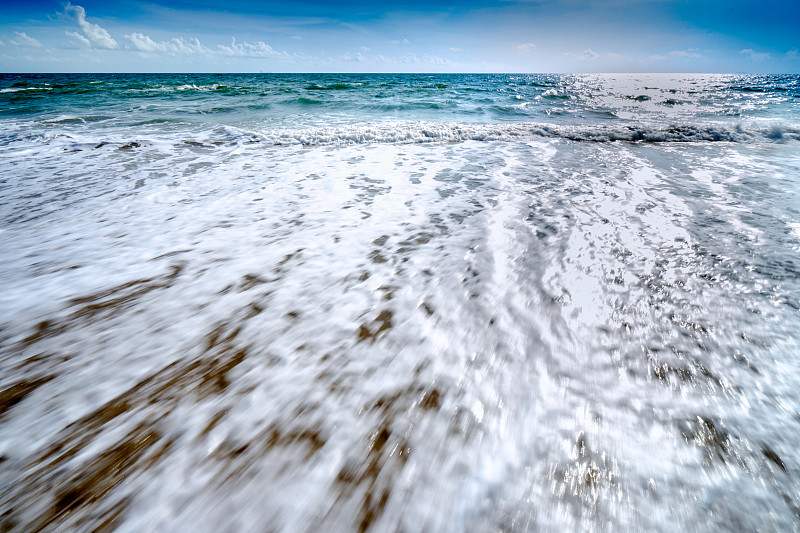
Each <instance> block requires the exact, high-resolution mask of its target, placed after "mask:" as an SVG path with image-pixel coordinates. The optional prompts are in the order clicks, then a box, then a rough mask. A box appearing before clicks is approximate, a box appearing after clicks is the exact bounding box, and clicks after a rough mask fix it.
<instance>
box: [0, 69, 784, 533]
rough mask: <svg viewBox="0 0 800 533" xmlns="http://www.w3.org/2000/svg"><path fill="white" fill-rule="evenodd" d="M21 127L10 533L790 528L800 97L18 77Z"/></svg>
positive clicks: (540, 83)
mask: <svg viewBox="0 0 800 533" xmlns="http://www.w3.org/2000/svg"><path fill="white" fill-rule="evenodd" d="M123 68H124V67H123ZM0 125H2V128H0V216H1V217H2V225H1V226H0V529H2V530H3V531H13V532H17V531H19V532H23V531H34V530H36V531H38V530H42V531H101V530H102V531H110V530H117V531H122V532H138V531H164V532H175V531H186V532H221V531H231V532H251V531H252V532H264V531H276V532H278V531H280V532H315V531H361V532H365V531H373V532H383V531H397V532H479V533H483V532H495V531H504V532H522V531H544V532H562V531H575V530H580V531H663V532H674V531H756V530H758V531H800V446H798V442H799V440H798V439H800V200H798V198H800V76H797V75H791V76H777V75H776V76H753V75H694V74H642V75H639V74H620V75H613V74H603V75H600V74H597V75H594V74H592V75H590V74H586V75H522V74H520V75H390V74H347V75H339V74H314V75H312V74H285V75H284V74H281V75H278V74H242V75H234V74H224V75H223V74H220V75H206V74H203V75H200V74H198V75H183V74H182V75H172V74H170V75H167V74H165V75H151V74H148V75H123V74H113V75H112V74H48V75H22V74H20V75H10V74H7V75H2V76H0Z"/></svg>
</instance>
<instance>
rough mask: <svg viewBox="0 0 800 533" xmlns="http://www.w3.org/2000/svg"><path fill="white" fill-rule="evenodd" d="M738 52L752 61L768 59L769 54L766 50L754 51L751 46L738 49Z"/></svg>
mask: <svg viewBox="0 0 800 533" xmlns="http://www.w3.org/2000/svg"><path fill="white" fill-rule="evenodd" d="M739 53H740V54H744V55H746V56H747V57H749V58H750V59H752V60H753V61H764V60H765V59H769V54H768V53H766V52H756V51H755V50H753V49H752V48H745V49H743V50H739Z"/></svg>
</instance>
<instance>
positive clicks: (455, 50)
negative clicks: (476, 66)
mask: <svg viewBox="0 0 800 533" xmlns="http://www.w3.org/2000/svg"><path fill="white" fill-rule="evenodd" d="M450 51H451V52H463V51H464V49H463V48H456V47H455V46H451V47H450Z"/></svg>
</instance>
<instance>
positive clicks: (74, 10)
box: [64, 2, 119, 50]
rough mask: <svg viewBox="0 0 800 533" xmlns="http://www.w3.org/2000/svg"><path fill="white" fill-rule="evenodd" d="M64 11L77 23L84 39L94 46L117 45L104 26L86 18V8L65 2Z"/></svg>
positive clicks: (115, 46)
mask: <svg viewBox="0 0 800 533" xmlns="http://www.w3.org/2000/svg"><path fill="white" fill-rule="evenodd" d="M64 13H66V14H67V16H68V17H70V18H71V19H73V20H74V21H75V22H76V23H77V24H78V27H79V28H80V29H81V31H82V32H83V34H84V36H85V37H86V39H87V40H88V41H90V42H91V44H93V45H94V46H96V47H98V48H106V49H109V50H113V49H115V48H118V47H119V44H117V41H115V40H114V39H113V37H111V34H109V33H108V32H107V31H106V30H105V29H104V28H102V27H100V26H99V25H97V24H93V23H91V22H89V21H88V20H86V10H85V9H83V7H81V6H73V5H71V4H70V3H69V2H67V5H66V6H64Z"/></svg>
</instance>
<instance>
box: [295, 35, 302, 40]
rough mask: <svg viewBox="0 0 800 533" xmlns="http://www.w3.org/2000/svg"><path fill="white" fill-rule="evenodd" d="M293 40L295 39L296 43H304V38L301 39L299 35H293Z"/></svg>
mask: <svg viewBox="0 0 800 533" xmlns="http://www.w3.org/2000/svg"><path fill="white" fill-rule="evenodd" d="M292 39H294V40H296V41H302V40H303V38H302V37H300V36H299V35H292Z"/></svg>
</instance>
